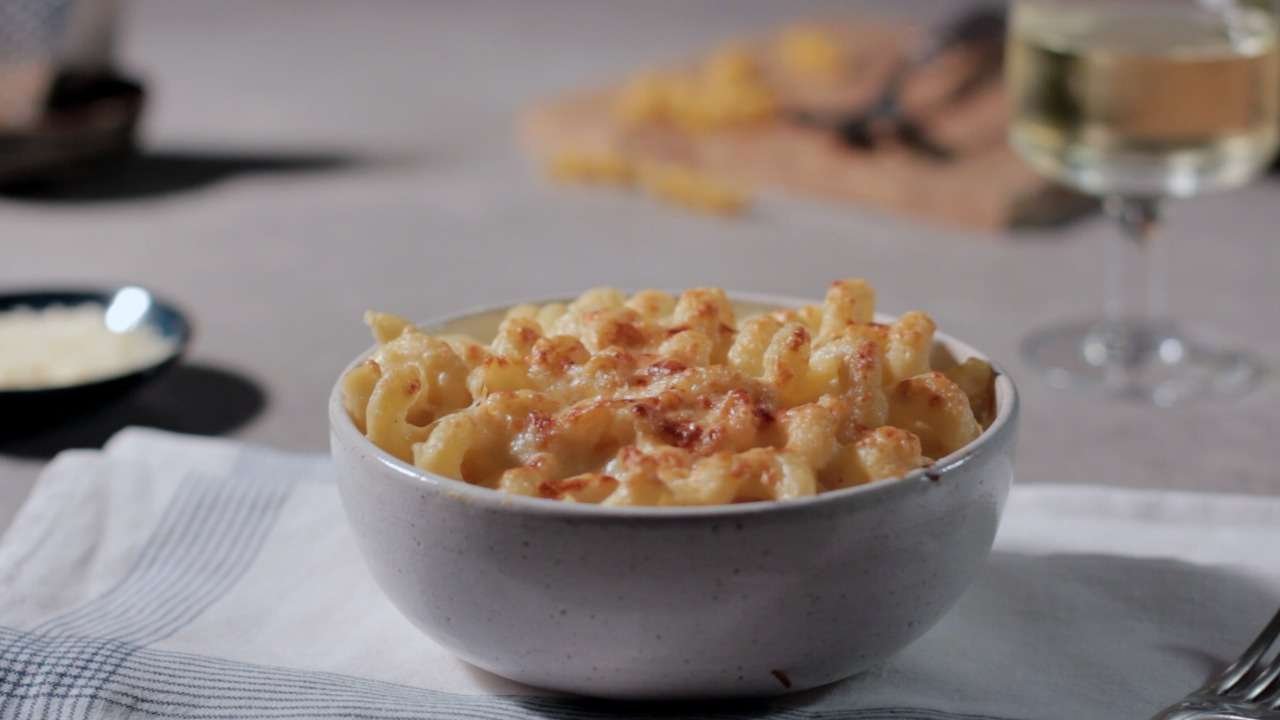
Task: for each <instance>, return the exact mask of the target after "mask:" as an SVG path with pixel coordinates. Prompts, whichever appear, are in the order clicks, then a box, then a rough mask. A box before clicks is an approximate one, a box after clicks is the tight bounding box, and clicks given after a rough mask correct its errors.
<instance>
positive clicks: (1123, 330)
mask: <svg viewBox="0 0 1280 720" xmlns="http://www.w3.org/2000/svg"><path fill="white" fill-rule="evenodd" d="M1105 208H1106V212H1107V214H1108V215H1110V216H1111V217H1112V218H1114V219H1115V221H1116V223H1117V224H1118V225H1119V226H1120V231H1121V232H1120V233H1118V234H1115V235H1113V236H1111V237H1110V238H1108V240H1107V244H1106V250H1105V257H1104V273H1105V287H1106V294H1105V298H1104V307H1103V322H1102V323H1100V325H1099V327H1097V328H1095V330H1094V332H1093V334H1092V335H1093V337H1092V338H1091V339H1090V341H1089V342H1088V343H1087V345H1086V348H1085V353H1086V355H1087V356H1089V357H1090V360H1091V361H1092V362H1095V364H1098V365H1108V366H1118V367H1134V366H1137V365H1141V364H1142V363H1144V362H1146V361H1147V359H1148V358H1149V357H1150V353H1151V352H1152V351H1153V350H1155V349H1156V347H1155V346H1156V345H1157V344H1158V343H1159V342H1160V341H1161V339H1162V338H1163V337H1166V336H1168V335H1170V334H1171V328H1170V324H1169V321H1168V319H1167V310H1166V307H1167V292H1166V278H1165V263H1164V260H1165V255H1166V253H1165V250H1166V248H1164V247H1163V245H1164V243H1160V242H1156V241H1155V239H1154V235H1155V231H1156V227H1157V224H1158V223H1159V220H1160V200H1159V199H1158V198H1152V197H1126V196H1114V197H1108V198H1107V199H1106V201H1105Z"/></svg>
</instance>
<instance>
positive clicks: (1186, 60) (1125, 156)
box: [1006, 0, 1280, 406]
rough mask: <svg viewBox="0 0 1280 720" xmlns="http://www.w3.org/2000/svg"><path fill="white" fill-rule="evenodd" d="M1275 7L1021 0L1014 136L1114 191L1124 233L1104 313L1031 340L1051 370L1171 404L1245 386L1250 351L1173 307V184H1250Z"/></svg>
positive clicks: (1170, 0)
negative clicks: (1205, 334)
mask: <svg viewBox="0 0 1280 720" xmlns="http://www.w3.org/2000/svg"><path fill="white" fill-rule="evenodd" d="M1276 35H1277V28H1276V20H1275V16H1274V15H1273V14H1271V13H1269V12H1267V11H1266V10H1265V9H1262V8H1261V7H1258V6H1257V4H1256V3H1245V2H1237V1H1235V0H1216V1H1215V0H1199V1H1197V0H1017V1H1016V2H1015V4H1014V6H1013V10H1012V17H1011V18H1010V22H1009V38H1008V52H1007V55H1006V57H1007V67H1006V74H1007V80H1008V85H1009V91H1010V98H1011V102H1012V108H1013V124H1012V128H1011V131H1010V141H1011V142H1012V144H1013V146H1014V148H1016V150H1017V151H1018V152H1019V153H1020V154H1021V155H1022V157H1023V158H1024V159H1025V160H1026V161H1027V162H1028V163H1030V165H1031V166H1032V167H1034V168H1035V169H1036V170H1037V171H1038V172H1040V173H1041V174H1044V175H1047V176H1049V177H1051V178H1054V179H1056V180H1058V181H1060V182H1063V183H1065V184H1067V185H1069V186H1071V187H1074V188H1076V189H1077V190H1080V191H1082V192H1085V193H1088V194H1091V195H1097V196H1100V197H1101V198H1102V201H1103V207H1104V209H1105V211H1106V212H1107V214H1109V215H1110V216H1111V217H1113V218H1114V219H1115V221H1116V222H1117V223H1118V224H1119V226H1120V230H1121V232H1120V233H1118V234H1116V235H1115V236H1114V237H1113V238H1111V239H1109V241H1108V246H1107V249H1106V254H1105V258H1104V262H1105V267H1104V271H1105V274H1104V284H1105V293H1106V294H1105V301H1104V303H1103V315H1102V317H1101V318H1100V319H1096V320H1090V321H1087V322H1081V323H1075V324H1067V325H1060V326H1055V327H1050V328H1046V329H1042V330H1039V331H1037V332H1035V333H1034V334H1032V335H1031V336H1030V337H1028V338H1027V339H1026V340H1025V342H1024V345H1023V350H1024V352H1025V354H1026V356H1027V359H1028V360H1029V361H1030V362H1031V363H1032V364H1033V365H1035V366H1037V367H1038V368H1040V369H1041V370H1043V371H1044V372H1045V373H1046V376H1047V378H1048V379H1049V382H1050V383H1051V384H1053V385H1055V386H1059V387H1065V386H1070V385H1079V384H1095V385H1100V386H1101V387H1102V388H1104V389H1105V390H1106V391H1107V392H1109V393H1110V394H1112V395H1119V396H1123V397H1128V398H1132V399H1137V400H1140V401H1145V402H1148V403H1153V404H1155V405H1160V406H1169V405H1173V404H1175V403H1177V402H1180V401H1183V400H1186V399H1189V398H1203V397H1207V396H1214V395H1217V396H1231V395H1238V394H1240V393H1243V392H1245V391H1246V390H1247V389H1249V388H1250V387H1251V386H1252V385H1253V384H1254V381H1255V380H1256V379H1257V377H1258V376H1259V375H1260V373H1261V367H1260V365H1259V364H1258V363H1257V362H1256V361H1255V360H1254V359H1253V358H1251V357H1250V356H1249V355H1247V354H1245V353H1240V352H1233V351H1229V350H1225V349H1223V348H1220V347H1217V346H1214V345H1211V344H1208V343H1205V342H1202V341H1198V340H1194V339H1191V338H1189V337H1188V336H1187V335H1184V334H1183V332H1182V331H1181V330H1180V329H1179V328H1178V326H1177V325H1176V324H1175V323H1174V322H1173V321H1172V320H1171V319H1170V317H1169V316H1168V314H1167V311H1166V301H1165V298H1166V290H1165V277H1164V270H1163V268H1162V267H1161V259H1162V258H1161V257H1160V256H1161V254H1162V253H1163V252H1164V248H1163V243H1161V242H1160V240H1159V239H1158V238H1155V237H1153V236H1154V234H1155V230H1156V227H1157V225H1158V224H1159V220H1160V209H1161V203H1162V200H1163V199H1164V198H1167V197H1185V196H1189V195H1195V194H1197V193H1202V192H1209V191H1215V190H1225V189H1230V188H1234V187H1238V186H1240V185H1243V184H1244V183H1246V182H1248V181H1249V180H1251V179H1252V178H1254V177H1255V176H1256V175H1257V174H1258V173H1259V172H1260V171H1261V170H1262V169H1263V168H1265V167H1266V166H1267V164H1268V162H1269V160H1270V158H1271V156H1272V154H1273V153H1274V151H1275V149H1276V144H1277V134H1278V127H1277V126H1278V125H1280V107H1277V96H1278V95H1280V54H1278V51H1277V38H1276Z"/></svg>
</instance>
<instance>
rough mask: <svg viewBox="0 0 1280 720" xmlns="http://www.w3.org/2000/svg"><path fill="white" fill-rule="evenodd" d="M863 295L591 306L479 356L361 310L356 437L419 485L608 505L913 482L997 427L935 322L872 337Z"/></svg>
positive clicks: (975, 378) (853, 289) (980, 385)
mask: <svg viewBox="0 0 1280 720" xmlns="http://www.w3.org/2000/svg"><path fill="white" fill-rule="evenodd" d="M874 309H875V293H874V291H873V290H872V288H871V286H870V285H869V284H867V283H866V282H865V281H863V280H858V279H854V280H841V281H838V282H835V283H833V284H832V285H831V287H830V289H829V290H828V292H827V295H826V299H825V300H824V302H823V303H822V304H820V305H809V306H805V307H801V308H795V309H786V310H777V311H774V312H769V313H765V314H760V315H756V316H754V317H748V318H746V319H744V320H742V321H739V320H738V319H737V318H736V317H735V313H734V309H733V306H732V304H731V303H730V301H729V299H728V298H727V297H726V295H725V293H724V291H723V290H720V289H718V288H695V289H692V290H687V291H685V292H684V293H682V294H681V295H680V296H679V297H673V296H671V295H668V294H667V293H663V292H659V291H656V290H645V291H641V292H638V293H636V294H634V295H631V296H630V297H627V296H626V295H624V294H623V293H621V292H619V291H617V290H614V289H610V288H597V289H594V290H588V291H587V292H585V293H583V294H582V295H581V296H579V297H578V298H577V299H576V300H574V301H573V302H571V303H569V304H567V305H565V304H560V303H553V304H549V305H543V306H540V307H539V306H533V305H521V306H518V307H514V308H512V309H511V310H510V311H508V312H507V314H506V317H505V319H504V320H503V321H502V323H501V325H500V327H499V328H498V331H497V334H496V336H495V337H494V338H493V340H492V341H491V342H489V343H488V344H482V343H480V342H478V341H477V340H475V339H472V338H469V337H465V336H459V335H438V336H432V335H428V334H426V333H424V332H422V331H421V330H419V329H418V328H416V327H414V326H413V325H412V324H410V323H409V322H408V321H406V320H404V319H402V318H399V317H396V316H393V315H387V314H384V313H375V312H370V313H367V314H366V317H365V320H366V322H367V323H368V325H369V326H370V328H371V329H372V330H373V334H374V338H375V339H376V340H377V342H378V347H377V349H376V350H375V351H374V352H373V354H372V355H371V356H370V357H369V358H368V359H367V360H365V361H364V362H362V363H360V364H358V365H356V366H355V367H354V368H353V369H352V370H350V371H349V372H348V373H347V375H346V376H345V377H344V378H343V393H344V400H345V406H346V409H347V411H348V413H349V414H350V416H351V419H352V421H353V422H354V423H355V425H356V427H357V428H359V430H360V431H361V432H362V433H364V434H365V435H366V436H367V437H368V438H369V439H370V440H371V441H372V442H374V443H375V444H376V445H378V446H379V447H380V448H382V449H383V450H385V451H387V452H389V453H391V454H392V455H394V456H396V457H398V458H400V459H401V460H404V461H406V462H411V463H413V464H414V465H416V466H417V467H419V468H422V469H423V470H427V471H430V472H433V473H437V474H440V475H446V476H448V477H451V478H455V479H458V480H464V481H466V482H469V483H472V484H476V485H483V486H485V487H490V488H495V489H499V490H503V491H505V492H509V493H515V494H520V495H530V496H537V497H545V498H555V499H560V500H566V501H571V502H587V503H601V504H605V505H710V504H719V503H732V502H746V501H754V500H781V499H787V498H796V497H803V496H807V495H813V494H816V493H820V492H823V491H826V490H833V489H836V488H843V487H849V486H852V485H858V484H862V483H867V482H871V481H873V480H879V479H882V478H889V477H896V476H900V475H903V474H905V473H907V472H910V471H912V470H915V469H917V468H920V467H924V466H926V465H928V464H929V463H930V462H931V458H938V457H941V456H943V455H946V454H948V453H950V452H952V451H954V450H957V449H959V448H960V447H961V446H963V445H965V444H967V443H969V442H970V441H972V440H973V439H974V438H976V437H977V436H978V435H979V434H980V433H981V432H982V428H983V426H984V425H987V424H990V422H991V420H992V415H993V413H994V409H993V405H994V393H993V390H992V385H993V378H994V374H993V372H992V370H991V367H990V366H989V365H988V364H987V363H985V362H982V361H980V360H975V359H970V360H968V361H966V362H965V363H964V364H955V363H954V362H949V363H946V365H947V367H944V368H942V369H941V370H935V369H931V353H933V351H934V345H933V332H934V322H933V320H932V319H930V318H929V316H928V315H926V314H924V313H921V312H910V313H906V314H904V315H903V316H901V317H900V318H898V320H896V321H895V322H893V323H892V324H887V325H886V324H879V323H876V322H873V313H874Z"/></svg>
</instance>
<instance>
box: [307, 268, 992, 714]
mask: <svg viewBox="0 0 1280 720" xmlns="http://www.w3.org/2000/svg"><path fill="white" fill-rule="evenodd" d="M365 321H366V323H367V324H368V325H369V326H370V329H371V330H372V332H373V335H374V340H375V341H376V345H375V346H374V347H373V348H372V349H370V350H369V351H367V352H366V353H364V354H363V355H361V356H360V357H359V358H357V359H356V360H355V361H354V362H353V363H352V364H351V365H350V366H349V367H348V368H347V369H346V370H345V371H344V372H343V374H342V376H341V377H340V379H339V380H338V382H337V384H336V385H335V387H334V390H333V393H332V395H331V398H330V408H329V414H330V422H331V447H332V452H333V456H334V460H335V466H336V471H337V478H338V486H339V490H340V492H341V495H342V499H343V503H344V506H345V508H346V510H347V515H348V517H349V519H350V521H351V524H352V526H353V528H354V530H355V534H356V537H357V540H358V542H359V544H360V547H361V550H362V552H363V554H364V556H365V559H366V561H367V563H368V565H369V567H370V570H371V571H372V574H373V576H374V578H375V580H376V581H377V582H378V583H379V585H380V586H381V587H382V588H383V590H384V591H385V592H386V593H387V595H388V596H389V597H390V598H391V600H392V601H393V602H394V603H395V604H396V606H397V607H398V608H399V609H400V610H401V612H403V613H404V614H405V616H406V617H408V618H409V619H410V620H411V621H412V622H414V623H415V624H416V625H417V626H418V627H419V628H421V629H422V630H423V631H424V632H425V633H426V634H428V635H429V636H431V637H432V638H433V639H434V640H436V641H437V642H439V643H441V644H442V645H444V646H445V647H447V648H449V649H450V650H451V651H453V652H454V653H456V654H457V655H458V656H459V657H461V658H462V659H464V660H466V661H468V662H470V663H472V664H474V665H477V666H479V667H481V668H484V669H486V670H490V671H492V672H495V673H497V674H499V675H502V676H505V677H508V678H511V679H514V680H517V681H521V682H525V683H529V684H533V685H538V686H542V687H547V688H551V689H556V690H563V691H569V692H576V693H583V694H589V695H598V696H607V697H619V698H673V697H715V696H742V695H764V694H777V693H783V692H788V691H794V690H800V689H803V688H808V687H814V686H817V685H821V684H825V683H829V682H832V681H835V680H838V679H841V678H844V677H847V676H849V675H851V674H853V673H856V672H858V671H860V670H863V669H866V668H867V667H869V666H871V665H873V664H875V663H878V662H880V661H883V660H885V659H886V658H888V657H889V656H891V655H892V654H893V653H894V652H896V651H897V650H899V649H900V648H902V647H903V646H905V645H906V644H907V643H909V642H910V641H912V640H913V639H915V638H916V637H918V636H919V635H920V634H922V633H923V632H924V631H925V630H927V629H928V628H929V627H930V626H931V625H932V624H933V623H934V622H935V621H936V620H937V619H938V618H940V617H941V616H942V614H943V613H944V612H945V611H946V610H947V609H948V608H949V607H950V606H951V604H952V603H953V602H954V601H955V600H956V598H958V597H959V595H960V593H961V592H962V591H963V590H964V588H965V587H966V586H967V585H968V583H969V581H970V580H971V579H972V577H973V576H974V574H975V573H976V572H977V570H978V568H979V567H980V566H981V564H982V562H983V561H984V560H985V558H986V556H987V554H988V552H989V551H990V547H991V542H992V539H993V538H994V535H995V531H996V527H997V524H998V521H999V516H1000V513H1001V510H1002V509H1003V506H1004V500H1005V497H1006V495H1007V493H1008V489H1009V486H1010V483H1011V482H1012V479H1013V471H1012V455H1013V446H1014V441H1015V428H1016V419H1017V418H1016V416H1017V399H1016V391H1015V389H1014V386H1013V384H1012V382H1011V381H1010V380H1009V379H1008V377H1007V376H1006V375H1004V374H1003V373H1001V372H999V371H998V370H997V369H996V368H995V367H994V366H993V365H992V364H991V362H990V361H989V360H988V359H987V358H985V357H984V356H983V355H982V354H980V353H979V352H977V351H976V350H974V349H973V348H971V347H969V346H968V345H965V344H964V343H961V342H959V341H957V340H954V339H952V338H949V337H948V336H946V335H944V334H942V333H939V332H937V331H936V327H935V323H934V321H933V320H932V318H930V316H929V315H927V314H926V313H923V312H907V313H904V314H902V315H900V316H897V317H889V316H885V315H879V314H877V313H876V312H875V293H874V290H873V289H872V287H871V286H870V285H869V284H868V283H867V282H866V281H864V280H860V279H850V280H841V281H837V282H835V283H832V284H831V285H830V286H829V287H828V289H827V291H826V294H825V297H824V298H823V299H822V300H821V301H816V302H815V301H804V300H797V299H792V298H777V297H768V296H760V295H752V294H728V293H725V292H724V291H723V290H720V289H718V288H695V289H691V290H686V291H684V292H681V293H674V294H673V293H666V292H661V291H655V290H644V291H640V292H636V293H632V294H626V293H623V292H620V291H618V290H614V289H609V288H597V289H593V290H589V291H587V292H585V293H582V294H581V295H579V296H577V297H576V298H569V299H565V300H551V301H546V302H541V303H531V304H519V305H514V306H506V307H502V308H496V309H486V310H478V311H470V312H465V313H461V314H458V315H455V316H452V317H448V318H444V319H441V320H437V321H434V322H430V323H425V324H422V325H416V324H414V323H412V322H409V321H408V320H406V319H404V318H403V317H400V316H397V315H391V314H386V313H380V312H369V313H367V314H366V317H365Z"/></svg>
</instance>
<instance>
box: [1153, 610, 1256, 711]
mask: <svg viewBox="0 0 1280 720" xmlns="http://www.w3.org/2000/svg"><path fill="white" fill-rule="evenodd" d="M1277 636H1280V611H1276V614H1275V615H1274V616H1273V617H1272V618H1271V622H1269V623H1267V626H1266V627H1265V628H1263V629H1262V632H1261V633H1260V634H1259V635H1258V637H1257V639H1256V640H1254V641H1253V644H1252V645H1250V646H1249V649H1248V650H1245V651H1244V654H1243V655H1241V656H1240V657H1239V658H1238V659H1237V660H1236V661H1235V662H1233V663H1231V665H1229V666H1228V667H1227V669H1226V670H1223V671H1222V672H1220V673H1218V674H1217V675H1215V676H1213V677H1212V678H1210V679H1209V682H1207V683H1205V684H1204V686H1203V687H1201V688H1200V689H1198V690H1196V691H1195V692H1193V693H1191V694H1190V695H1188V696H1186V697H1185V698H1183V699H1182V700H1180V701H1179V702H1177V703H1176V704H1174V705H1171V706H1170V707H1168V708H1166V709H1165V710H1164V711H1163V712H1161V713H1160V714H1159V715H1156V716H1155V717H1154V718H1152V719H1151V720H1280V654H1278V655H1277V656H1276V657H1274V658H1272V659H1271V661H1270V662H1267V663H1264V662H1263V658H1264V657H1266V655H1267V651H1268V650H1270V649H1271V646H1272V645H1273V644H1274V643H1275V641H1276V637H1277Z"/></svg>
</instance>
